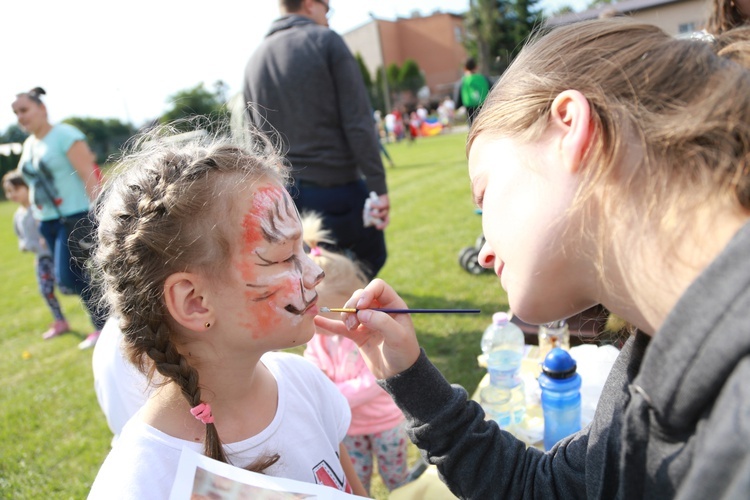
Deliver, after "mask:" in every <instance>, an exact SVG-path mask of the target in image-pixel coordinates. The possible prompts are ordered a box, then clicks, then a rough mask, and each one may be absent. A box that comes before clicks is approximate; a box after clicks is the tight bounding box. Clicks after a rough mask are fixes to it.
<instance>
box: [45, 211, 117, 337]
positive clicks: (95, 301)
mask: <svg viewBox="0 0 750 500" xmlns="http://www.w3.org/2000/svg"><path fill="white" fill-rule="evenodd" d="M87 216H88V213H86V212H82V213H80V214H75V215H71V216H69V217H67V219H68V221H69V222H70V223H71V225H73V223H75V222H76V221H78V220H79V219H82V218H84V217H87ZM39 232H40V233H41V235H42V237H44V239H45V241H46V242H47V246H48V247H49V249H50V252H51V253H52V258H53V260H54V262H55V279H56V280H57V286H58V288H59V289H60V291H61V292H62V293H64V294H68V295H72V294H77V295H79V296H80V297H81V299H83V303H84V305H85V306H86V310H87V311H88V313H89V316H90V317H91V322H92V323H93V324H94V327H95V328H96V329H97V330H101V329H102V327H104V323H105V321H106V320H107V318H106V314H105V313H104V310H103V308H102V307H101V306H100V304H99V298H100V296H99V294H98V293H95V292H94V289H93V288H92V286H91V280H90V279H89V275H88V273H86V271H85V270H84V269H83V263H82V262H80V261H79V260H78V259H74V258H72V257H71V255H70V246H69V245H68V238H69V236H70V232H69V231H68V227H66V225H65V224H63V222H62V220H60V219H56V220H48V221H42V222H41V224H40V225H39Z"/></svg>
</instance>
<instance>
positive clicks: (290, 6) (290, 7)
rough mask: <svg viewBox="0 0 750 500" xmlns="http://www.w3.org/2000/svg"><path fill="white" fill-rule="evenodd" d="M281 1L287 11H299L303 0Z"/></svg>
mask: <svg viewBox="0 0 750 500" xmlns="http://www.w3.org/2000/svg"><path fill="white" fill-rule="evenodd" d="M279 3H280V5H281V6H282V7H284V10H285V11H287V12H297V11H298V10H300V9H301V8H302V0H280V1H279Z"/></svg>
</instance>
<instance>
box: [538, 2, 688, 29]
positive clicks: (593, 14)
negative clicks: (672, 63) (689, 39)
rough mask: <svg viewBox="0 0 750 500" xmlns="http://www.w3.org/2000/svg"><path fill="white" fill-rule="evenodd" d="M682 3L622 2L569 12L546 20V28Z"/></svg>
mask: <svg viewBox="0 0 750 500" xmlns="http://www.w3.org/2000/svg"><path fill="white" fill-rule="evenodd" d="M682 1H684V0H624V1H623V2H617V3H612V4H607V5H601V6H599V7H596V8H593V9H588V10H584V11H581V12H570V13H568V14H563V15H561V16H555V17H551V18H549V19H547V26H559V25H561V24H570V23H573V22H576V21H585V20H588V19H596V18H598V17H600V16H601V15H602V14H604V13H605V12H606V13H610V12H614V13H615V14H629V13H631V12H637V11H639V10H647V9H653V8H655V7H661V6H663V5H669V4H672V3H679V2H682Z"/></svg>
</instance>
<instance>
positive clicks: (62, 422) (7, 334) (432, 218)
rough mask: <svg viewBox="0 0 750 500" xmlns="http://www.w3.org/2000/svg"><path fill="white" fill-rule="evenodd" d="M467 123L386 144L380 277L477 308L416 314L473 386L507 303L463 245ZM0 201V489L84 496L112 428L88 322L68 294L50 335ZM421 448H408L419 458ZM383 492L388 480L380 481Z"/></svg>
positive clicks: (473, 219)
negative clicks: (466, 258) (485, 337)
mask: <svg viewBox="0 0 750 500" xmlns="http://www.w3.org/2000/svg"><path fill="white" fill-rule="evenodd" d="M464 143H465V134H463V133H457V134H452V135H440V136H436V137H431V138H420V139H418V140H417V141H416V142H415V143H414V144H410V143H400V144H390V145H388V146H387V147H388V150H389V152H390V153H391V156H392V157H393V160H394V161H395V163H396V167H395V168H388V184H389V190H390V197H391V204H392V210H391V221H392V222H391V225H390V227H389V228H388V229H387V231H386V239H387V244H388V250H389V257H388V262H387V264H386V266H385V267H384V268H383V270H382V271H381V273H380V277H382V278H383V279H385V280H386V281H388V282H389V283H390V284H391V285H392V286H393V287H394V288H395V289H396V290H397V291H398V292H399V293H400V294H401V296H402V297H403V298H404V300H405V301H406V302H407V304H408V305H409V306H410V307H433V308H447V307H450V308H479V309H481V310H482V314H479V315H470V316H467V315H454V316H441V315H421V316H420V315H415V317H414V324H415V326H416V328H417V332H418V335H419V339H420V343H421V344H422V346H423V347H424V348H425V350H426V351H427V354H428V355H429V356H430V358H431V359H432V360H433V361H434V362H435V364H436V365H437V366H438V367H439V368H440V370H441V371H442V372H443V373H444V374H445V375H446V377H447V378H448V380H450V381H451V382H454V383H457V384H461V385H463V386H465V387H467V388H468V389H469V391H471V390H472V389H473V388H474V387H475V386H476V385H477V383H478V382H479V380H480V379H481V377H482V375H483V370H482V369H480V368H479V367H478V366H477V362H476V356H477V355H478V354H479V352H480V351H479V340H480V337H481V334H482V331H483V330H484V328H485V326H486V325H487V324H488V323H489V322H490V317H491V315H492V313H493V312H495V311H497V310H505V309H507V302H506V297H505V293H504V292H503V291H502V289H501V288H500V285H499V283H498V281H497V279H496V277H495V276H494V275H493V274H492V273H487V274H482V275H472V274H469V273H468V272H466V271H465V270H463V269H462V268H461V267H460V266H459V264H458V253H459V251H460V250H461V249H462V248H463V247H466V246H471V245H473V244H474V242H475V240H476V239H477V237H478V236H479V235H480V234H481V220H480V216H478V215H476V214H475V212H474V206H473V204H472V201H471V195H470V188H469V179H468V175H467V171H466V158H465V152H464ZM15 208H16V207H15V205H14V204H12V203H10V202H7V201H3V202H0V260H2V262H3V265H2V280H1V281H0V325H2V326H0V386H1V387H2V390H1V391H0V442H1V443H2V445H1V446H0V498H29V499H39V498H63V499H66V498H74V499H79V498H85V497H86V495H87V493H88V489H89V488H90V486H91V483H92V482H93V480H94V477H95V476H96V473H97V470H98V468H99V466H100V464H101V462H102V461H103V460H104V458H105V456H106V455H107V452H108V451H109V445H110V440H111V437H112V436H111V434H110V431H109V429H108V427H107V424H106V421H105V419H104V416H103V414H102V413H101V411H100V409H99V406H98V404H97V401H96V395H95V394H94V387H93V376H92V372H91V353H92V351H91V350H89V351H79V350H78V349H77V348H76V345H77V344H78V342H80V341H81V340H82V339H83V338H85V336H86V335H87V334H88V333H89V332H90V330H91V329H92V327H91V325H90V324H89V322H88V319H87V316H86V315H85V313H84V311H83V309H82V308H81V306H80V303H79V301H78V299H77V298H76V297H62V303H63V306H64V309H65V312H66V315H67V316H68V320H69V321H70V323H71V326H72V328H73V329H74V332H73V333H70V334H66V335H63V336H62V337H59V338H56V339H53V340H50V341H43V340H42V338H41V333H42V332H43V331H44V330H45V329H46V328H47V326H48V324H49V323H50V322H51V315H50V313H49V311H48V310H47V308H46V306H45V304H44V302H43V301H42V299H41V297H40V296H39V292H38V291H37V289H36V282H35V277H34V272H33V257H32V256H31V255H28V254H22V253H21V252H19V251H18V248H17V245H16V239H15V236H14V235H13V232H12V226H11V219H12V214H13V211H14V210H15ZM415 456H416V454H413V455H412V460H414V458H415ZM373 495H374V496H375V497H376V498H386V497H387V492H386V491H385V490H384V489H383V488H382V486H381V485H379V484H378V483H377V482H375V483H374V485H373Z"/></svg>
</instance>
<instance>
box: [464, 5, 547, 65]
mask: <svg viewBox="0 0 750 500" xmlns="http://www.w3.org/2000/svg"><path fill="white" fill-rule="evenodd" d="M538 1H539V0H471V3H470V6H469V11H468V12H467V14H466V30H467V38H466V42H465V46H466V50H467V51H468V52H469V54H470V55H473V56H474V57H476V58H477V62H478V64H479V68H480V70H481V71H482V72H483V73H484V74H492V73H494V74H499V73H502V72H503V71H504V70H505V68H507V67H508V65H509V64H510V62H511V61H512V60H513V58H515V56H516V55H517V54H518V52H520V50H521V48H522V47H523V44H524V42H525V40H526V38H527V37H528V36H529V34H530V33H531V32H532V31H533V30H534V28H535V27H536V25H537V24H538V23H540V22H541V21H542V14H541V10H540V9H537V8H536V7H535V6H536V4H537V2H538Z"/></svg>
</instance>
